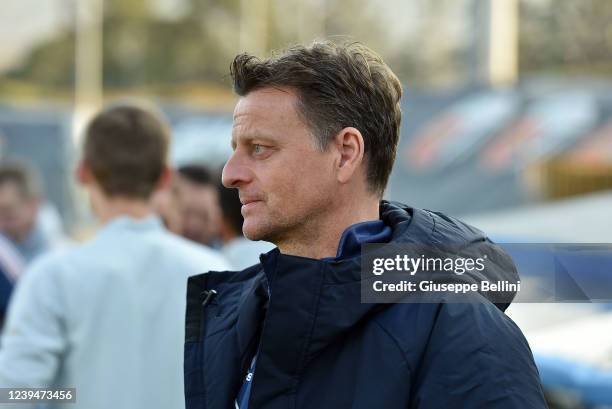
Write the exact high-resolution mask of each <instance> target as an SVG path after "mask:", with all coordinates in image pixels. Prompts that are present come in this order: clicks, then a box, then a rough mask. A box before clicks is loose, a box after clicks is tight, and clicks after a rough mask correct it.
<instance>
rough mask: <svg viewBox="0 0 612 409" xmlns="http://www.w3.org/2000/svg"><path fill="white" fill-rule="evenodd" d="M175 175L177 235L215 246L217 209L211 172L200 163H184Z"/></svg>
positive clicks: (216, 197)
mask: <svg viewBox="0 0 612 409" xmlns="http://www.w3.org/2000/svg"><path fill="white" fill-rule="evenodd" d="M175 176H176V178H175V181H174V183H173V190H174V193H175V198H176V203H177V207H178V209H179V213H180V215H181V222H180V224H181V231H182V233H181V235H182V236H183V237H185V238H187V239H189V240H192V241H195V242H196V243H200V244H204V245H206V246H213V247H216V246H218V245H219V224H220V218H221V211H220V209H219V198H218V194H217V187H216V182H215V180H214V179H213V176H212V174H211V172H210V171H209V170H208V169H207V168H206V167H204V166H201V165H184V166H181V167H180V168H178V170H177V172H176V175H175Z"/></svg>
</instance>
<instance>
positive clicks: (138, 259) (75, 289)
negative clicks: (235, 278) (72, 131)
mask: <svg viewBox="0 0 612 409" xmlns="http://www.w3.org/2000/svg"><path fill="white" fill-rule="evenodd" d="M169 137H170V135H169V131H168V128H167V126H166V124H165V123H163V122H162V121H161V120H160V119H158V118H157V117H156V116H155V115H153V114H151V113H150V112H148V111H146V110H143V109H141V108H137V107H135V106H116V107H111V108H108V109H107V110H105V111H102V112H101V113H99V114H98V115H97V116H96V117H95V118H94V119H93V120H92V121H91V122H90V123H89V125H88V127H87V129H86V131H85V141H84V148H83V157H82V160H81V162H80V164H79V167H78V171H77V177H78V179H79V181H80V182H81V183H82V184H83V185H84V186H85V187H86V189H87V191H88V193H89V196H90V198H91V204H92V207H93V211H94V213H95V214H96V216H97V217H98V218H99V220H100V222H101V223H102V224H103V227H102V228H101V230H100V231H99V232H98V233H97V235H96V236H95V237H94V238H93V239H92V240H90V241H88V242H86V243H84V244H82V245H79V246H74V247H72V248H66V249H63V250H61V251H57V252H52V253H51V254H48V255H46V256H44V257H42V258H40V259H39V260H37V261H35V262H34V263H33V264H32V266H31V267H30V268H29V269H28V271H27V272H26V273H25V274H24V275H23V277H22V279H21V280H20V282H19V284H18V285H17V288H16V290H15V292H14V295H13V298H12V300H11V303H10V305H9V311H8V315H7V320H6V326H5V329H4V333H3V337H2V340H1V344H0V387H14V388H20V387H43V388H44V387H50V386H56V387H76V396H77V398H76V403H69V404H66V406H65V407H70V408H75V409H77V408H83V409H98V408H99V409H108V408H113V409H121V408H125V409H128V408H129V409H133V408H147V409H155V408H158V409H168V408H181V407H183V406H184V396H183V372H182V365H181V364H182V356H181V352H182V340H183V333H184V313H185V292H186V281H187V277H188V276H189V275H190V274H194V273H197V272H201V271H205V270H208V269H225V268H226V266H227V265H226V263H225V261H224V260H223V259H222V258H220V257H219V256H218V255H217V254H216V253H215V252H213V251H211V250H208V249H206V248H203V247H202V246H198V245H195V244H193V243H191V242H189V241H187V240H185V239H183V238H181V237H179V236H176V235H173V234H171V233H169V232H168V231H167V230H166V229H164V228H163V225H162V222H161V220H160V219H159V218H158V217H157V216H156V215H154V213H153V209H152V205H151V196H152V194H153V193H154V192H155V191H156V190H157V189H160V188H162V187H163V186H164V184H166V183H167V180H168V176H169V171H168V169H167V151H168V141H169ZM17 406H18V407H20V408H24V405H23V404H20V405H17Z"/></svg>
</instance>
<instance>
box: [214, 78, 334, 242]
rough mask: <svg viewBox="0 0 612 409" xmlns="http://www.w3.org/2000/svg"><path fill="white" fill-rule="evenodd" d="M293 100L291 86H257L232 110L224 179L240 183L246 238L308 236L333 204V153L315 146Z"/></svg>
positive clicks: (233, 184)
mask: <svg viewBox="0 0 612 409" xmlns="http://www.w3.org/2000/svg"><path fill="white" fill-rule="evenodd" d="M297 102H298V99H297V96H296V94H295V92H294V91H293V90H291V89H287V88H282V89H277V88H262V89H259V90H256V91H252V92H250V93H249V94H247V95H246V96H245V97H242V98H241V99H240V101H239V102H238V104H237V105H236V108H235V110H234V127H233V131H232V145H233V147H234V153H233V155H232V156H231V157H230V159H229V160H228V162H227V163H226V165H225V168H224V169H223V184H224V185H225V186H226V187H233V188H238V189H239V193H240V201H241V202H242V204H243V206H242V215H243V217H244V224H243V228H242V229H243V233H244V235H245V236H246V237H247V238H249V239H251V240H267V241H271V242H274V243H278V242H279V241H281V240H291V239H292V238H295V237H298V236H300V237H301V238H304V237H309V236H310V235H311V234H312V233H313V232H316V229H317V228H318V227H319V226H318V225H317V222H318V221H319V220H322V218H320V217H319V216H321V215H322V214H325V213H326V212H328V211H329V209H330V207H331V206H332V203H333V193H334V189H335V187H336V186H337V185H336V183H335V178H334V157H333V156H332V154H331V153H330V152H321V151H320V150H319V149H318V148H317V146H316V143H315V139H314V136H313V135H312V133H311V131H310V128H309V127H308V126H307V125H305V124H304V122H303V121H302V119H301V118H300V116H299V115H298V112H297V110H296V106H297Z"/></svg>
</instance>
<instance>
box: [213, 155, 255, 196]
mask: <svg viewBox="0 0 612 409" xmlns="http://www.w3.org/2000/svg"><path fill="white" fill-rule="evenodd" d="M251 179H252V174H251V171H250V169H249V168H248V166H246V164H245V163H244V162H243V161H242V160H241V158H240V154H239V153H238V152H234V153H233V154H232V156H230V158H229V159H228V161H227V162H226V163H225V166H224V167H223V173H222V174H221V181H222V183H223V186H225V187H227V188H238V187H241V186H243V185H245V184H246V183H249V182H250V181H251Z"/></svg>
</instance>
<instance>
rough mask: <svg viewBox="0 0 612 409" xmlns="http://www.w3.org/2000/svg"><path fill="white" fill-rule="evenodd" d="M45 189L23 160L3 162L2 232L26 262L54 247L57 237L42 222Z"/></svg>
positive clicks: (0, 167) (0, 194)
mask: <svg viewBox="0 0 612 409" xmlns="http://www.w3.org/2000/svg"><path fill="white" fill-rule="evenodd" d="M43 209H44V207H43V206H41V192H40V187H39V184H38V180H37V178H36V177H35V175H34V171H33V170H32V169H31V168H30V167H29V166H27V165H26V164H25V163H22V162H8V163H4V164H2V165H0V232H2V233H3V234H4V235H5V236H6V237H7V238H9V239H10V240H11V241H12V243H13V245H14V246H15V247H16V248H17V250H18V251H19V253H20V254H21V255H22V257H23V258H24V259H25V260H26V262H30V261H32V260H33V259H34V258H36V257H37V256H39V255H41V254H44V253H45V252H47V251H49V250H51V248H52V247H53V246H54V238H53V237H51V236H50V235H49V234H48V232H47V231H45V229H44V226H43V224H42V219H41V218H40V216H41V211H42V210H43Z"/></svg>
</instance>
